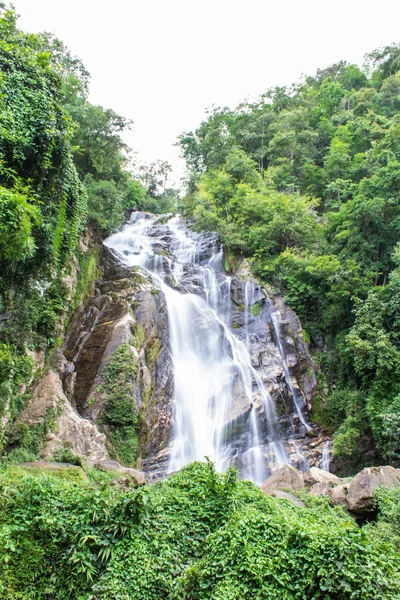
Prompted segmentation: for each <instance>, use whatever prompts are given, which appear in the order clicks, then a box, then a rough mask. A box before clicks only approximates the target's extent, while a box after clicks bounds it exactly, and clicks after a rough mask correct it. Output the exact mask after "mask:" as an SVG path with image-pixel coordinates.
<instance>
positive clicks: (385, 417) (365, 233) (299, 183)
mask: <svg viewBox="0 0 400 600" xmlns="http://www.w3.org/2000/svg"><path fill="white" fill-rule="evenodd" d="M399 98H400V46H399V45H398V44H392V45H391V46H388V47H385V48H380V49H379V50H376V51H374V52H372V53H371V54H370V55H368V56H367V57H366V64H365V65H364V68H363V69H360V68H358V67H357V66H356V65H353V64H347V63H346V62H344V61H342V62H339V63H337V64H334V65H331V66H330V67H328V68H326V69H324V70H320V71H318V72H317V74H316V75H315V76H314V77H305V78H304V80H303V81H302V82H301V83H299V84H297V85H293V86H291V87H288V88H274V89H270V90H268V91H267V92H266V93H265V94H264V95H263V96H262V97H261V98H260V99H259V101H257V102H254V103H251V104H249V103H244V104H242V105H240V106H239V107H238V108H237V109H235V110H230V109H228V108H222V109H215V110H213V111H211V113H210V115H209V117H208V119H207V120H206V121H204V122H203V123H202V124H201V125H200V127H199V128H198V129H197V130H196V131H195V132H194V133H187V134H183V135H182V136H181V139H180V144H181V147H182V151H183V155H184V157H185V158H186V161H187V165H188V168H189V171H190V180H189V194H188V195H187V197H186V198H185V200H184V202H183V209H184V211H185V214H186V215H187V216H189V217H191V218H192V219H193V220H194V222H195V224H196V226H197V227H198V228H199V229H204V228H206V229H210V230H216V231H218V232H219V233H220V235H221V238H222V240H223V242H224V243H225V246H226V247H227V249H228V251H229V253H230V255H236V256H241V257H243V256H244V257H247V258H248V259H249V260H250V262H251V266H252V268H253V271H254V273H255V274H256V276H258V277H259V278H260V279H261V280H263V281H265V282H267V283H269V284H272V285H273V286H275V287H277V288H279V289H280V290H281V291H282V292H283V293H284V296H285V299H286V301H287V302H288V303H289V304H290V306H292V307H293V308H294V310H295V311H296V313H297V314H298V316H299V317H300V319H301V322H302V325H303V326H304V328H305V330H306V333H307V336H308V337H309V338H310V339H311V343H312V348H313V351H314V356H315V358H316V360H317V362H318V364H319V367H320V375H319V389H320V393H319V396H318V397H317V398H316V400H315V408H314V414H313V418H314V420H315V421H316V422H317V423H318V424H320V425H321V424H322V425H325V426H326V427H328V428H329V429H331V430H335V429H337V432H336V434H335V441H334V449H333V452H334V455H335V456H336V461H337V467H339V466H341V467H342V468H344V470H347V472H349V471H350V470H353V471H354V470H355V469H357V468H359V466H360V465H361V464H363V463H364V464H365V463H367V464H372V463H373V462H375V461H378V462H379V461H382V460H384V461H390V462H392V463H393V464H399V461H400V420H399V419H400V417H399V409H400V345H399V339H400V321H399V316H398V313H399V306H400V287H399V283H400V269H399V264H400V263H399V260H400V253H399V247H398V242H399V239H400V187H399V184H400V153H399V143H398V142H399V133H400V101H399ZM339 459H340V460H339Z"/></svg>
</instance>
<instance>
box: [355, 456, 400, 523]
mask: <svg viewBox="0 0 400 600" xmlns="http://www.w3.org/2000/svg"><path fill="white" fill-rule="evenodd" d="M380 486H382V487H384V488H385V489H387V490H392V489H394V488H396V487H398V486H400V469H395V468H393V467H389V466H385V467H367V468H366V469H363V470H362V471H361V473H358V475H356V476H355V477H354V479H353V480H352V482H351V483H350V485H349V492H348V494H347V497H346V503H347V507H348V509H349V510H350V511H351V512H352V513H355V514H356V515H366V514H368V513H369V512H371V511H372V510H373V493H374V490H375V489H376V488H378V487H380Z"/></svg>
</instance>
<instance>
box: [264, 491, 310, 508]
mask: <svg viewBox="0 0 400 600" xmlns="http://www.w3.org/2000/svg"><path fill="white" fill-rule="evenodd" d="M272 495H273V496H275V498H281V499H283V500H288V501H289V502H291V503H292V504H294V505H295V506H298V507H299V508H306V505H305V504H304V502H303V501H302V500H300V498H296V496H293V494H290V492H283V491H282V490H275V491H274V492H272Z"/></svg>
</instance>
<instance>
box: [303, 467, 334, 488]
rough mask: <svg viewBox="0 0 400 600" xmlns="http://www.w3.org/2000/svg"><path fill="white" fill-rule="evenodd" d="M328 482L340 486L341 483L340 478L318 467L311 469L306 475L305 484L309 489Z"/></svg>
mask: <svg viewBox="0 0 400 600" xmlns="http://www.w3.org/2000/svg"><path fill="white" fill-rule="evenodd" d="M327 482H331V483H337V484H339V483H340V482H341V481H340V479H339V477H336V475H334V474H333V473H329V472H328V471H323V470H322V469H318V468H317V467H311V469H309V470H308V471H306V472H305V473H304V484H305V485H306V486H307V487H312V486H314V485H316V484H317V483H327Z"/></svg>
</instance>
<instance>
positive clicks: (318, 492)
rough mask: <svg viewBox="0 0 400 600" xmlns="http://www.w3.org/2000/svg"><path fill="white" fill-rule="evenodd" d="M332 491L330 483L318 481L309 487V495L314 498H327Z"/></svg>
mask: <svg viewBox="0 0 400 600" xmlns="http://www.w3.org/2000/svg"><path fill="white" fill-rule="evenodd" d="M331 489H332V482H331V481H320V482H319V483H315V484H314V485H312V486H311V487H310V494H314V496H328V495H329V494H330V492H331Z"/></svg>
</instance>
